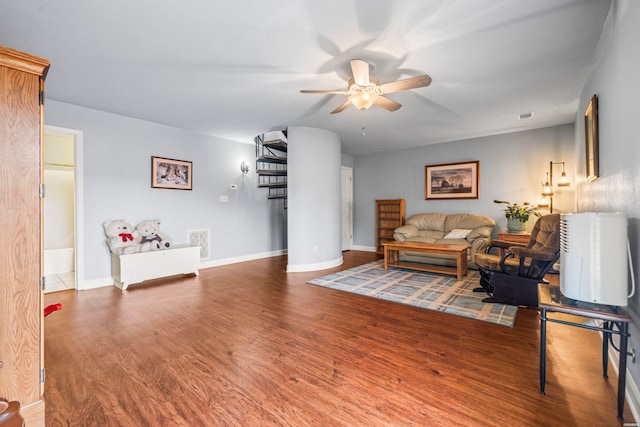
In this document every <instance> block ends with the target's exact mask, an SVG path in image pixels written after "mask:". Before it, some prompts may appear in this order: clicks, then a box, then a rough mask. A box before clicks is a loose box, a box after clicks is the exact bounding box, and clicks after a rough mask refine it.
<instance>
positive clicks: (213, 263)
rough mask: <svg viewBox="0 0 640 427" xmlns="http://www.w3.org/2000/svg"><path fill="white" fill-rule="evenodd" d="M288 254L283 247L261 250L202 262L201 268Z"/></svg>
mask: <svg viewBox="0 0 640 427" xmlns="http://www.w3.org/2000/svg"><path fill="white" fill-rule="evenodd" d="M286 254H287V250H286V249H281V250H278V251H270V252H261V253H257V254H251V255H243V256H238V257H231V258H222V259H214V260H210V261H203V262H200V268H201V269H202V268H211V267H219V266H221V265H228V264H236V263H238V262H245V261H253V260H256V259H262V258H271V257H274V256H281V255H286Z"/></svg>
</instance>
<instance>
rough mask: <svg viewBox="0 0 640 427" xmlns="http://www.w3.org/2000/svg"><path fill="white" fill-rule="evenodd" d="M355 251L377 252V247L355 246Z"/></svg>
mask: <svg viewBox="0 0 640 427" xmlns="http://www.w3.org/2000/svg"><path fill="white" fill-rule="evenodd" d="M353 250H354V251H364V252H376V247H375V246H361V245H353Z"/></svg>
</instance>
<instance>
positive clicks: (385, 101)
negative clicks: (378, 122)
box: [374, 96, 402, 111]
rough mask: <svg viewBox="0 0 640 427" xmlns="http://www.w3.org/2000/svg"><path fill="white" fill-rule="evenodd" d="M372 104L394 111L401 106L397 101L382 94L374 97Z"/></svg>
mask: <svg viewBox="0 0 640 427" xmlns="http://www.w3.org/2000/svg"><path fill="white" fill-rule="evenodd" d="M374 104H375V105H377V106H378V107H382V108H384V109H385V110H389V111H396V110H399V109H400V107H402V104H400V103H399V102H396V101H394V100H393V99H389V98H385V97H384V96H379V97H378V98H376V100H375V102H374Z"/></svg>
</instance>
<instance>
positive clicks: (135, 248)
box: [102, 219, 142, 255]
mask: <svg viewBox="0 0 640 427" xmlns="http://www.w3.org/2000/svg"><path fill="white" fill-rule="evenodd" d="M102 226H103V227H104V233H105V234H106V235H107V246H109V250H110V251H111V252H112V253H114V254H118V255H124V254H133V253H137V252H141V249H142V248H141V246H140V244H139V243H138V241H137V239H136V235H135V230H134V228H133V226H132V225H131V224H129V223H128V222H127V221H125V220H123V219H116V220H114V221H106V222H104V223H103V224H102Z"/></svg>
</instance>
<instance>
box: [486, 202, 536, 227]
mask: <svg viewBox="0 0 640 427" xmlns="http://www.w3.org/2000/svg"><path fill="white" fill-rule="evenodd" d="M493 203H499V204H504V205H507V207H506V208H505V209H504V216H505V217H506V218H507V219H512V218H513V219H519V220H520V221H522V222H527V221H529V216H531V214H533V215H535V216H538V217H539V216H541V215H540V212H538V207H537V206H533V205H532V204H531V203H529V202H524V203H523V204H522V205H519V204H517V203H513V204H512V203H509V202H507V201H504V200H494V201H493Z"/></svg>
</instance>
